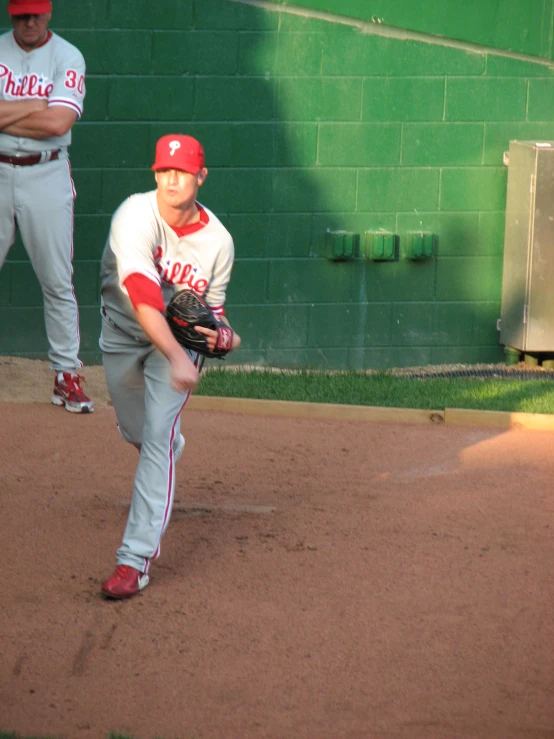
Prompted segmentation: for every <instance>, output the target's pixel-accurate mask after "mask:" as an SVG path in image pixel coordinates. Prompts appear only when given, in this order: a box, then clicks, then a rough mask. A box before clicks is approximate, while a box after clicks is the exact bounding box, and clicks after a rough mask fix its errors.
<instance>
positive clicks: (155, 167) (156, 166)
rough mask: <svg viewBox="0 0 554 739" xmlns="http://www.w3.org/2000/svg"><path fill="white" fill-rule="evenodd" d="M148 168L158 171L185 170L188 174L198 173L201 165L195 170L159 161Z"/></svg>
mask: <svg viewBox="0 0 554 739" xmlns="http://www.w3.org/2000/svg"><path fill="white" fill-rule="evenodd" d="M150 169H151V170H152V171H153V172H159V171H160V169H176V170H178V171H179V172H187V173H188V174H198V173H199V172H200V170H201V169H202V167H198V169H197V170H196V171H194V172H193V171H192V170H191V169H185V168H184V167H176V166H175V165H174V164H170V163H169V162H168V163H167V164H164V163H163V162H160V163H158V164H153V165H152V166H151V167H150Z"/></svg>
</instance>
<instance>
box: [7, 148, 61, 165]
mask: <svg viewBox="0 0 554 739" xmlns="http://www.w3.org/2000/svg"><path fill="white" fill-rule="evenodd" d="M59 155H60V150H59V149H56V151H49V152H48V156H47V157H46V159H43V158H42V154H30V155H29V156H27V157H18V156H13V157H12V156H6V155H5V154H0V162H4V164H11V165H13V166H14V167H30V166H31V165H32V164H40V162H52V161H53V160H54V159H58V157H59Z"/></svg>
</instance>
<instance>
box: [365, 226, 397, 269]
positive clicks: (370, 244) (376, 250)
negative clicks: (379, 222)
mask: <svg viewBox="0 0 554 739" xmlns="http://www.w3.org/2000/svg"><path fill="white" fill-rule="evenodd" d="M364 236H365V257H366V259H371V260H372V261H375V262H393V261H395V260H396V259H398V236H397V234H394V233H391V232H390V231H366V232H365V233H364Z"/></svg>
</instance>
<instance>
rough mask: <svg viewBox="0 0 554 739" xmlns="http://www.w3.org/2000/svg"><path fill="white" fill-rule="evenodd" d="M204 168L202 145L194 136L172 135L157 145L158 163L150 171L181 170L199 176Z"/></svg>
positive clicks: (165, 137)
mask: <svg viewBox="0 0 554 739" xmlns="http://www.w3.org/2000/svg"><path fill="white" fill-rule="evenodd" d="M203 166H204V149H203V148H202V144H201V143H200V142H199V141H197V140H196V139H194V138H193V137H192V136H184V135H183V134H180V133H170V134H168V135H167V136H162V137H161V139H159V140H158V143H157V144H156V161H155V162H154V164H153V165H152V167H151V168H150V169H153V170H154V172H157V171H158V170H159V169H180V170H182V171H183V172H190V174H198V172H200V170H201V169H202V168H203Z"/></svg>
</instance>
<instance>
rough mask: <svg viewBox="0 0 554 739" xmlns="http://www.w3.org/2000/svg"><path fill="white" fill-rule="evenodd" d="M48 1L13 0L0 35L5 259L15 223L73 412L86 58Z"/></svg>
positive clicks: (86, 403) (81, 409)
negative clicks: (77, 203)
mask: <svg viewBox="0 0 554 739" xmlns="http://www.w3.org/2000/svg"><path fill="white" fill-rule="evenodd" d="M51 11H52V4H51V2H50V0H11V2H10V3H9V4H8V13H9V14H10V16H11V21H12V25H13V31H11V32H9V33H5V34H3V35H2V36H0V267H1V266H2V265H3V263H4V261H5V259H6V257H7V254H8V251H9V249H10V247H11V246H12V244H13V243H14V241H15V228H16V225H17V227H18V229H19V231H20V233H21V237H22V240H23V244H24V246H25V249H26V251H27V253H28V255H29V259H30V260H31V264H32V265H33V269H34V270H35V274H36V275H37V278H38V280H39V282H40V285H41V287H42V293H43V299H44V320H45V324H46V334H47V336H48V342H49V345H50V350H49V353H48V356H49V357H50V361H51V369H53V370H55V372H56V376H55V380H54V392H53V395H52V402H53V403H54V404H55V405H60V406H64V407H65V409H66V410H68V411H71V412H73V413H89V412H91V411H92V410H93V404H92V401H91V400H90V398H88V397H87V396H86V395H85V393H84V392H83V390H82V387H81V380H82V379H83V378H82V377H81V376H80V375H78V374H77V372H76V370H77V369H79V368H80V367H82V366H83V365H82V363H81V361H80V360H79V357H78V353H79V316H78V309H77V302H76V300H75V293H74V290H73V284H72V275H73V269H72V264H71V261H72V257H73V200H74V197H75V190H74V187H73V181H72V179H71V171H70V166H69V160H68V147H69V145H70V143H71V128H72V127H73V124H74V123H75V121H76V120H77V118H80V116H81V114H82V112H83V100H84V97H85V61H84V59H83V56H82V54H81V52H80V51H79V50H78V49H76V48H75V47H74V46H72V45H71V44H70V43H68V42H67V41H65V40H64V39H62V38H61V37H60V36H58V35H57V34H55V33H52V31H50V30H48V23H49V21H50V18H51V16H52V13H51Z"/></svg>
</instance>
